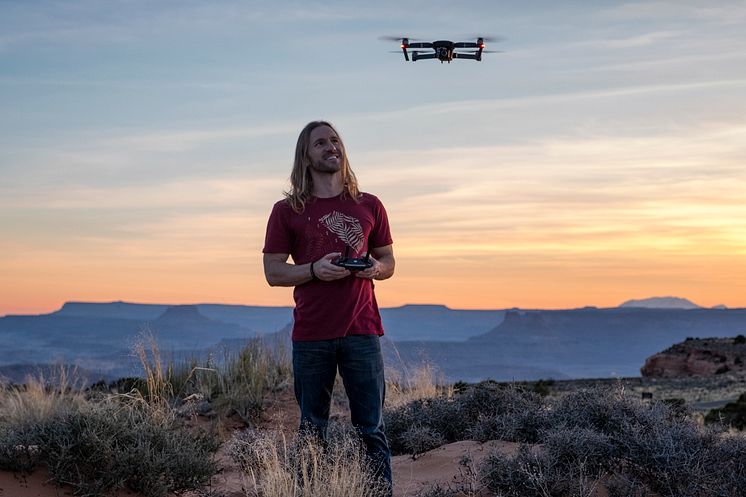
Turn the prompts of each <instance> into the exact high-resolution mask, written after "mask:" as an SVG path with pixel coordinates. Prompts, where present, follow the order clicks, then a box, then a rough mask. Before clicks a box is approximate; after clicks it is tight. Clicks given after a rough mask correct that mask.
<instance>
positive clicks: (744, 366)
mask: <svg viewBox="0 0 746 497" xmlns="http://www.w3.org/2000/svg"><path fill="white" fill-rule="evenodd" d="M640 372H641V373H642V375H643V376H648V377H658V378H675V377H680V376H714V375H720V374H725V373H736V374H740V373H746V337H744V336H743V335H738V336H737V337H735V338H687V339H686V340H685V341H684V342H681V343H677V344H675V345H673V346H672V347H670V348H668V349H666V350H664V351H663V352H659V353H657V354H654V355H652V356H650V357H648V358H647V360H646V361H645V365H644V366H643V367H642V368H641V369H640Z"/></svg>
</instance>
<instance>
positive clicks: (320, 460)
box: [228, 431, 385, 497]
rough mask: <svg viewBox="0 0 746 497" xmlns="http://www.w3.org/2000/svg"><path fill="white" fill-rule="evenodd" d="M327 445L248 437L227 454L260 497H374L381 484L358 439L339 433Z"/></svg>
mask: <svg viewBox="0 0 746 497" xmlns="http://www.w3.org/2000/svg"><path fill="white" fill-rule="evenodd" d="M336 433H337V435H339V436H335V437H334V438H330V439H329V441H328V443H327V444H322V443H321V442H320V441H319V440H318V439H316V438H314V437H312V436H310V435H304V436H298V438H296V439H295V440H294V441H292V442H290V443H288V441H287V440H286V439H285V438H284V437H283V436H281V435H279V434H277V433H268V432H262V433H260V432H257V431H247V432H244V433H242V434H238V435H235V436H234V437H233V439H231V440H230V442H229V446H228V450H229V453H230V454H231V456H232V457H233V459H234V460H235V461H236V462H237V463H238V464H239V466H240V467H241V468H242V470H243V471H244V472H245V473H246V474H247V476H248V478H249V481H251V482H252V483H253V487H254V490H253V492H252V493H250V494H248V495H252V496H259V495H261V496H262V497H350V496H355V497H377V496H379V495H382V494H383V493H384V488H385V484H384V483H383V482H382V481H380V480H379V479H377V478H376V477H375V476H374V475H373V474H371V472H370V464H369V461H368V460H367V458H366V456H365V451H364V450H363V447H362V445H361V441H360V439H359V438H357V437H354V436H352V435H351V434H350V432H348V431H337V432H336Z"/></svg>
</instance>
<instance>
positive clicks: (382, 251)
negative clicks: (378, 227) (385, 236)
mask: <svg viewBox="0 0 746 497" xmlns="http://www.w3.org/2000/svg"><path fill="white" fill-rule="evenodd" d="M370 254H371V258H370V259H371V260H372V261H373V266H372V267H369V268H368V269H366V270H365V271H359V272H357V273H355V276H357V277H358V278H368V279H373V280H386V279H388V278H391V277H392V276H393V275H394V268H395V266H396V261H395V260H394V246H393V245H385V246H383V247H376V248H374V249H371V251H370ZM314 268H315V266H314Z"/></svg>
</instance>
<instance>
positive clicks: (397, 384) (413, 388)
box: [386, 362, 453, 409]
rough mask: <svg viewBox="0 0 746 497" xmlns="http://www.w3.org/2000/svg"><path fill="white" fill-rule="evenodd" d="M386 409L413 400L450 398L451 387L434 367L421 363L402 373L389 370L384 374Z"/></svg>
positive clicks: (451, 393)
mask: <svg viewBox="0 0 746 497" xmlns="http://www.w3.org/2000/svg"><path fill="white" fill-rule="evenodd" d="M386 378H387V380H386V408H387V409H391V408H394V407H398V406H401V405H404V404H407V403H409V402H411V401H413V400H421V399H430V398H433V397H446V398H450V397H451V396H452V395H453V385H449V384H446V382H445V380H444V379H443V376H442V374H440V373H438V371H437V370H436V369H435V367H434V366H433V365H432V364H430V363H427V362H423V363H421V364H419V365H417V366H415V367H413V368H411V369H406V370H404V372H401V371H397V370H391V371H387V372H386Z"/></svg>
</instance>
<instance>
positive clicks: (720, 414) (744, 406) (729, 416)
mask: <svg viewBox="0 0 746 497" xmlns="http://www.w3.org/2000/svg"><path fill="white" fill-rule="evenodd" d="M705 423H708V424H713V423H723V424H726V425H729V426H732V427H733V428H737V429H739V430H743V429H746V393H743V394H741V395H740V396H739V397H738V400H736V401H735V402H729V403H727V404H726V405H725V406H723V407H721V408H719V409H713V410H711V411H710V412H708V413H707V415H706V416H705Z"/></svg>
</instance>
